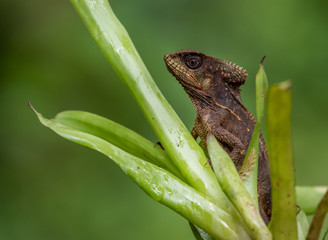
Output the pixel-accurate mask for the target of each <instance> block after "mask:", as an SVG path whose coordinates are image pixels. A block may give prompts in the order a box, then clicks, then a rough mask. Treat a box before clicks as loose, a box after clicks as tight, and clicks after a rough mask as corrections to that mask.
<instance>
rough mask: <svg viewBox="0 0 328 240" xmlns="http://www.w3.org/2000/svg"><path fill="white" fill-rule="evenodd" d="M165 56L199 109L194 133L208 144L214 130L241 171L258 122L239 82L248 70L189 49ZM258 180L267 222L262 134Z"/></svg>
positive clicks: (266, 164) (267, 193) (268, 195)
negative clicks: (208, 136) (241, 91)
mask: <svg viewBox="0 0 328 240" xmlns="http://www.w3.org/2000/svg"><path fill="white" fill-rule="evenodd" d="M164 60H165V63H166V66H167V68H168V70H169V72H170V73H171V74H172V75H173V76H174V77H175V78H176V79H177V80H178V81H179V83H180V84H181V85H182V86H183V88H184V90H185V91H186V93H187V94H188V95H189V98H190V100H191V102H192V103H193V105H194V107H195V109H196V112H197V117H196V121H195V125H194V128H193V129H192V135H193V137H194V138H195V139H196V138H197V137H200V139H201V141H202V142H203V144H204V145H205V146H206V137H207V134H209V133H212V134H213V135H214V136H215V137H216V139H217V140H218V141H219V143H220V145H221V146H222V147H223V148H224V150H225V151H226V152H227V153H228V154H229V156H230V157H231V159H232V160H233V162H234V164H235V166H236V168H237V170H238V171H239V170H240V168H241V166H242V163H243V160H244V158H245V154H246V151H247V148H248V145H249V143H250V140H251V138H252V133H253V130H254V127H255V124H256V121H255V119H254V117H253V115H252V114H251V113H250V112H249V111H248V109H247V108H246V107H245V105H244V104H243V102H242V100H241V97H240V86H241V85H242V84H244V82H245V80H246V78H247V73H246V71H245V70H244V69H243V68H241V67H239V66H237V65H236V64H234V63H232V62H228V61H225V60H221V59H218V58H214V57H211V56H208V55H205V54H203V53H200V52H198V51H195V50H190V49H187V50H181V51H178V52H175V53H170V54H165V56H164ZM257 182H258V196H259V208H260V213H261V216H262V218H263V220H264V222H265V223H266V224H268V223H269V221H270V218H271V181H270V169H269V159H268V154H267V150H266V146H265V142H264V139H263V137H262V136H260V145H259V168H258V179H257Z"/></svg>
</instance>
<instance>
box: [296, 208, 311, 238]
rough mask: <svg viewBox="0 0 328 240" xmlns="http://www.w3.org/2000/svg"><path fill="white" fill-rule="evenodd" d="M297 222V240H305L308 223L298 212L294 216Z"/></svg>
mask: <svg viewBox="0 0 328 240" xmlns="http://www.w3.org/2000/svg"><path fill="white" fill-rule="evenodd" d="M296 220H297V240H305V239H306V235H307V233H308V231H309V221H308V219H307V217H306V214H305V213H304V212H303V211H302V210H300V211H299V213H298V214H297V216H296Z"/></svg>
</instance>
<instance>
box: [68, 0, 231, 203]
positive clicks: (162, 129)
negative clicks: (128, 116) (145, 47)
mask: <svg viewBox="0 0 328 240" xmlns="http://www.w3.org/2000/svg"><path fill="white" fill-rule="evenodd" d="M71 2H72V4H73V6H74V7H75V9H76V10H77V12H78V13H79V14H80V17H81V18H82V20H83V21H84V23H85V24H86V26H87V28H88V29H89V31H90V33H91V35H92V36H93V37H94V39H95V40H96V42H97V44H98V45H99V47H100V48H101V50H102V51H103V53H104V55H105V56H106V58H107V59H108V61H109V62H110V64H111V65H112V67H113V68H114V70H115V71H116V72H117V74H118V75H119V76H120V78H121V79H122V80H123V81H124V83H125V84H126V85H127V86H128V88H129V90H130V92H131V93H132V95H133V96H134V98H135V100H136V102H137V103H138V105H139V107H140V108H141V110H142V112H143V113H144V115H145V117H146V119H147V120H148V122H149V123H150V125H151V127H152V128H153V129H154V131H155V133H156V135H157V136H158V138H159V140H160V141H161V144H162V145H163V146H164V148H165V151H167V153H168V155H169V156H170V158H171V159H172V161H173V162H174V164H175V165H176V166H177V167H178V169H179V170H180V172H181V174H182V175H183V177H184V179H186V181H187V182H188V183H189V184H190V185H191V186H193V187H194V188H196V189H197V190H199V191H200V192H202V193H204V194H205V195H207V196H209V197H210V198H211V199H213V200H215V201H221V202H224V203H225V204H226V206H227V208H230V206H229V202H228V201H227V199H226V197H225V196H224V194H223V192H222V190H221V188H220V186H219V184H218V183H217V181H216V179H215V176H214V173H213V172H212V171H211V168H210V166H209V164H206V163H207V160H206V157H205V155H204V153H203V151H202V150H201V148H200V147H199V146H198V144H197V143H196V141H195V140H194V139H193V138H192V136H191V135H190V133H189V131H188V130H187V129H186V127H185V126H184V125H183V123H182V122H181V120H180V119H179V117H178V116H177V115H176V113H175V112H174V110H173V109H172V108H171V107H170V105H169V104H168V102H167V101H166V99H165V98H164V97H163V95H162V94H161V92H160V91H159V89H158V88H157V86H156V84H155V83H154V81H153V80H152V77H151V76H150V74H149V72H148V70H147V68H146V67H145V65H144V63H143V62H142V60H141V58H140V56H139V54H138V52H137V50H136V49H135V47H134V45H133V43H132V41H131V40H130V38H129V35H128V33H127V32H126V30H125V29H124V27H123V26H122V24H121V23H120V22H119V20H118V19H117V18H116V16H115V14H114V13H113V11H112V9H111V7H110V5H109V3H108V1H106V0H93V1H89V0H71Z"/></svg>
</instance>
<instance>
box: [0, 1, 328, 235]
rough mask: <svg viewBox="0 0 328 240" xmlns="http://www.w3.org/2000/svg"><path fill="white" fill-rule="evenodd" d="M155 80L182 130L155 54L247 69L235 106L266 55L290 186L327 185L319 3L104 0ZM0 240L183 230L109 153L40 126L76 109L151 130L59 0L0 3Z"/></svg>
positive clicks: (326, 28)
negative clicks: (283, 104) (283, 112)
mask: <svg viewBox="0 0 328 240" xmlns="http://www.w3.org/2000/svg"><path fill="white" fill-rule="evenodd" d="M110 3H111V5H112V8H113V10H114V12H115V13H116V14H117V16H118V18H119V19H120V20H121V22H122V23H123V24H124V26H125V27H126V29H127V30H128V32H129V34H130V36H131V38H132V40H133V41H134V43H135V46H136V48H137V49H138V51H139V53H140V55H141V57H142V58H143V60H144V62H145V63H146V65H147V66H148V68H149V70H150V72H151V74H152V76H153V77H154V79H155V81H156V83H157V84H158V86H159V88H160V89H161V91H162V92H163V94H164V95H165V96H166V97H167V99H168V101H169V102H170V103H171V105H172V106H173V108H174V109H175V110H176V111H177V113H178V114H179V116H180V117H181V118H182V120H183V122H184V123H185V124H186V125H187V127H188V128H189V129H191V128H192V125H193V122H194V118H195V111H194V109H193V107H192V105H191V103H190V101H189V99H188V97H187V95H186V94H185V93H184V91H183V89H182V88H181V87H180V85H179V84H178V83H177V82H176V80H174V79H173V77H172V76H171V75H170V74H169V73H168V72H167V71H166V68H165V65H164V62H163V55H164V53H166V52H173V51H177V50H179V49H182V48H194V49H198V50H200V51H202V52H205V53H207V54H210V55H213V56H217V57H220V58H224V59H228V60H231V61H233V62H235V63H237V64H239V65H241V66H243V67H244V68H246V69H247V70H248V74H249V78H248V81H247V82H246V84H245V86H244V87H243V92H242V94H243V99H244V102H245V104H246V105H247V106H248V107H249V108H250V109H251V111H253V112H254V110H255V104H254V102H255V98H254V94H255V91H254V77H255V73H256V70H257V68H258V63H259V61H260V59H261V58H262V57H263V56H264V55H266V56H267V59H266V60H265V68H266V71H267V75H268V78H269V81H270V82H271V83H276V82H279V81H283V80H286V79H291V80H292V82H293V116H292V127H293V140H294V149H295V166H296V181H297V184H298V185H324V184H325V185H327V184H328V176H327V175H328V174H327V171H328V153H327V146H328V140H327V136H328V127H327V119H328V111H327V104H328V94H327V91H328V77H327V69H328V68H327V62H328V14H327V10H328V2H327V1H325V0H321V1H320V0H316V1H307V0H298V1H296V0H287V1H286V0H284V1H282V0H279V1H272V2H269V1H260V0H251V1H242V0H235V1H209V0H205V1H195V0H166V1H151V0H110ZM0 9H1V13H0V25H1V38H0V57H1V59H0V60H1V65H0V81H1V82H0V84H1V85H0V109H1V118H0V119H1V124H0V136H1V145H0V149H1V156H0V157H1V161H0V186H1V187H0V239H15V240H16V239H17V240H28V239H33V240H41V239H42V240H43V239H50V240H52V239H54V240H55V239H56V240H57V239H63V240H66V239H80V240H83V239H192V234H191V231H190V230H189V227H188V224H187V222H186V221H185V220H184V219H183V218H182V217H180V216H179V215H177V214H176V213H174V212H173V211H171V210H169V209H167V208H166V207H164V206H162V205H160V204H158V203H156V202H154V201H152V200H151V199H150V198H149V197H148V196H147V195H146V194H144V192H143V191H142V190H140V189H139V188H138V187H137V186H136V185H135V184H134V183H133V182H132V181H131V180H130V179H129V178H128V177H126V176H125V175H124V174H123V173H122V171H121V170H120V169H119V168H118V167H117V166H116V165H115V164H114V163H113V162H112V161H110V160H109V159H107V158H106V157H105V156H102V155H101V154H99V153H97V152H95V151H92V150H90V149H87V148H85V147H82V146H79V145H76V144H74V143H71V142H68V141H67V140H64V139H62V138H60V137H59V136H57V135H56V134H55V133H53V132H51V131H50V130H49V129H46V128H45V127H43V126H42V125H41V124H40V123H39V122H38V120H37V118H36V117H35V115H34V114H33V113H32V111H31V110H30V109H29V108H28V107H27V102H28V101H31V102H32V104H33V105H34V107H35V108H36V109H37V110H39V111H40V112H42V113H43V114H44V115H45V116H46V117H53V116H54V115H55V114H56V113H58V112H60V111H63V110H73V109H74V110H85V111H90V112H93V113H96V114H99V115H102V116H105V117H107V118H110V119H112V120H114V121H116V122H119V123H121V124H122V125H124V126H126V127H129V128H131V129H133V130H135V131H136V132H138V133H140V134H142V135H143V136H145V137H146V138H148V139H150V140H151V141H153V142H156V141H157V138H156V136H155V135H154V133H153V132H152V130H151V128H150V127H149V126H148V124H147V122H146V121H145V119H144V117H143V116H142V114H141V112H140V111H139V109H138V107H137V105H136V103H135V102H134V100H133V99H132V97H131V95H130V94H129V92H128V91H127V88H126V87H125V85H124V84H123V83H122V82H121V81H120V79H119V78H118V77H117V75H116V74H115V72H114V71H113V70H112V68H111V66H110V65H109V64H108V63H107V61H106V59H105V57H104V56H103V54H102V53H101V51H100V50H99V48H98V47H97V45H96V43H95V41H94V40H93V39H92V37H91V36H90V34H89V33H88V31H87V29H86V27H85V26H84V25H83V23H82V21H81V19H80V18H79V16H78V14H77V13H76V12H75V10H74V9H73V7H72V5H71V4H70V2H69V1H68V0H66V1H62V0H56V1H54V0H53V1H49V0H30V1H23V0H17V1H11V0H2V1H1V3H0Z"/></svg>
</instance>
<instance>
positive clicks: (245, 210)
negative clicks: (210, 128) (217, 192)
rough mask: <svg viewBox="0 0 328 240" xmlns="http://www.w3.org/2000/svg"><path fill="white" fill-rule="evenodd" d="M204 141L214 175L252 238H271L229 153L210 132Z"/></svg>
mask: <svg viewBox="0 0 328 240" xmlns="http://www.w3.org/2000/svg"><path fill="white" fill-rule="evenodd" d="M206 142H207V147H208V153H209V155H210V159H211V162H212V166H213V170H214V172H215V176H216V178H217V179H218V181H219V183H220V185H221V187H222V189H223V191H224V192H225V193H226V194H227V196H228V198H229V199H230V201H231V202H232V203H233V205H234V206H235V207H236V208H237V210H238V212H239V213H240V214H241V216H242V218H243V219H244V221H245V223H246V225H247V227H248V229H249V231H250V235H251V237H252V239H271V238H272V236H271V233H270V231H269V229H268V228H267V226H266V225H265V223H264V222H263V220H262V217H261V215H260V214H259V212H258V210H257V209H256V206H255V204H254V201H253V199H252V198H251V196H250V194H249V193H248V191H247V189H246V188H245V186H244V184H243V182H242V180H241V178H240V177H239V174H238V172H237V170H236V167H235V165H234V163H233V161H232V160H231V158H230V157H229V155H228V154H227V153H226V152H225V151H224V149H223V148H222V147H221V146H220V145H219V143H218V141H217V140H216V138H215V137H214V136H213V135H212V134H210V135H208V136H207V141H206ZM256 201H257V200H256Z"/></svg>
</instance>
